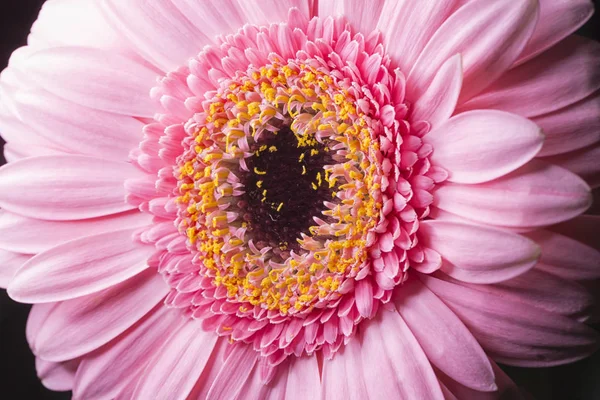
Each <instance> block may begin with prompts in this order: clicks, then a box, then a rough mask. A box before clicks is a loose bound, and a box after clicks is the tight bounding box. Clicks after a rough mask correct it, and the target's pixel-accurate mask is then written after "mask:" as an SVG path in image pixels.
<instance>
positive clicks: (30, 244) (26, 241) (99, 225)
mask: <svg viewBox="0 0 600 400" xmlns="http://www.w3.org/2000/svg"><path fill="white" fill-rule="evenodd" d="M151 220H152V218H151V217H150V216H149V215H148V214H144V213H141V212H139V211H138V210H133V211H129V212H125V213H121V214H113V215H110V216H107V217H100V218H92V219H84V220H79V221H45V220H41V219H32V218H28V217H22V216H20V215H17V214H12V213H9V212H3V213H0V248H2V249H6V250H10V251H14V252H17V253H24V254H37V253H41V252H43V251H46V250H50V249H51V248H53V247H55V246H58V245H60V244H62V243H65V242H68V241H71V240H74V239H78V238H83V237H86V236H91V235H97V234H100V233H105V232H113V231H117V230H120V229H123V227H129V228H137V227H142V226H146V225H149V224H150V222H151ZM9 232H10V233H9ZM32 237H35V240H31V238H32Z"/></svg>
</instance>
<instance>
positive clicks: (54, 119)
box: [15, 91, 144, 161]
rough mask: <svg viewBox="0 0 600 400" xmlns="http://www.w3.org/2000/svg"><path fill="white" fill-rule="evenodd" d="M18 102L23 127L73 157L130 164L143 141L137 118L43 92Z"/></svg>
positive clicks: (29, 94)
mask: <svg viewBox="0 0 600 400" xmlns="http://www.w3.org/2000/svg"><path fill="white" fill-rule="evenodd" d="M15 101H16V110H17V113H18V115H19V118H20V119H21V121H22V122H23V123H25V124H27V125H28V126H29V127H31V128H32V129H34V130H35V131H36V132H37V133H38V134H39V135H41V136H43V137H44V138H46V139H48V140H49V141H51V142H53V143H54V145H55V146H58V147H60V148H64V149H67V150H68V151H69V152H71V153H76V154H85V155H90V156H95V157H100V158H104V159H107V160H114V161H127V160H128V155H129V152H130V151H131V149H133V148H134V147H137V145H138V144H139V142H140V140H141V139H142V128H143V126H144V125H143V124H142V123H141V122H140V121H138V120H136V119H135V118H131V117H125V116H122V115H117V114H112V113H107V112H103V111H97V110H93V109H90V108H88V107H83V106H80V105H78V104H73V103H71V102H68V101H65V100H62V99H60V98H58V97H56V96H54V95H51V94H48V93H46V92H42V91H32V92H19V93H17V95H16V96H15ZM49 105H52V106H49Z"/></svg>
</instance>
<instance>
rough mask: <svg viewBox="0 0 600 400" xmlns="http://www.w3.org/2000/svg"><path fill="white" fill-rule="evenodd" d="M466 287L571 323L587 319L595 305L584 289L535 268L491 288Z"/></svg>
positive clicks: (486, 286) (484, 286) (480, 286)
mask: <svg viewBox="0 0 600 400" xmlns="http://www.w3.org/2000/svg"><path fill="white" fill-rule="evenodd" d="M465 286H468V287H470V288H472V289H475V290H479V291H483V292H485V293H491V294H495V295H497V296H499V297H502V298H503V299H509V300H511V301H515V302H519V303H524V304H528V305H531V306H534V307H537V308H540V309H542V310H546V311H549V312H552V313H556V314H561V315H565V316H568V317H571V318H573V319H582V318H586V317H587V316H589V315H590V312H591V311H592V308H593V307H592V306H593V302H594V299H593V297H592V296H591V294H590V293H589V292H588V291H587V290H586V289H585V288H584V287H583V286H581V285H579V284H577V283H575V282H571V281H568V280H565V279H561V278H558V277H556V276H554V275H551V274H549V273H546V272H544V271H543V270H542V269H540V268H539V267H538V266H536V268H534V269H532V270H531V271H527V272H525V273H524V274H522V275H519V276H517V277H515V278H513V279H510V280H507V281H504V282H500V283H496V284H494V285H472V284H465Z"/></svg>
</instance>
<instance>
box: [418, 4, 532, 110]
mask: <svg viewBox="0 0 600 400" xmlns="http://www.w3.org/2000/svg"><path fill="white" fill-rule="evenodd" d="M537 16H538V5H537V1H534V0H515V1H505V0H473V1H471V2H469V3H468V4H466V5H465V6H463V7H461V8H460V9H459V10H458V11H457V12H456V13H454V14H453V15H452V16H450V18H448V19H447V20H446V21H445V22H444V24H443V25H442V26H441V27H440V28H439V29H438V30H437V32H436V33H435V34H434V35H433V37H432V38H431V40H430V41H429V43H427V46H426V47H425V49H424V50H423V52H422V53H421V55H420V57H419V58H418V59H417V61H416V63H415V64H414V66H413V69H412V70H411V72H410V74H409V76H408V79H407V85H408V88H407V90H408V92H407V94H408V95H409V96H410V94H411V93H413V95H415V96H418V95H419V94H421V93H423V91H424V90H425V88H427V86H428V85H429V83H430V82H431V81H432V80H433V77H434V76H435V73H436V72H437V71H438V70H439V68H440V67H441V66H442V64H443V63H444V62H445V61H446V60H447V59H448V58H450V57H451V56H453V55H455V54H457V53H460V54H462V56H463V73H464V79H463V89H462V93H461V102H462V101H465V100H467V99H469V98H471V97H473V96H474V95H476V94H477V93H479V92H481V91H482V90H483V89H484V88H485V87H487V86H488V85H489V84H490V83H492V82H493V81H495V80H496V79H497V78H498V77H500V75H502V74H503V73H504V72H505V71H506V70H507V69H508V68H509V67H510V65H512V63H513V62H514V61H515V60H516V59H517V57H518V56H519V54H520V53H521V51H522V50H523V48H524V47H525V45H526V44H527V41H528V40H529V38H530V36H531V34H532V32H533V29H534V27H535V23H536V20H537Z"/></svg>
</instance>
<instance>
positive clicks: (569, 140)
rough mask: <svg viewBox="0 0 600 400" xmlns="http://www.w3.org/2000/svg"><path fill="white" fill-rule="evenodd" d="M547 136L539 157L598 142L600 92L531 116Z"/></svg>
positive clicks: (577, 148) (599, 135) (599, 130)
mask: <svg viewBox="0 0 600 400" xmlns="http://www.w3.org/2000/svg"><path fill="white" fill-rule="evenodd" d="M533 121H534V122H535V123H536V124H538V125H539V126H540V127H541V128H542V130H543V131H544V134H545V135H546V140H545V141H544V147H542V150H541V151H540V152H539V153H538V157H544V156H551V155H556V154H563V153H568V152H570V151H573V150H579V149H582V148H584V147H587V146H589V145H592V144H594V143H598V142H600V92H598V93H595V94H593V95H591V96H589V97H587V98H586V99H584V100H582V101H580V102H578V103H575V104H573V105H571V106H569V107H566V108H563V109H560V110H557V111H554V112H552V113H550V114H546V115H542V116H540V117H535V118H533Z"/></svg>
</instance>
